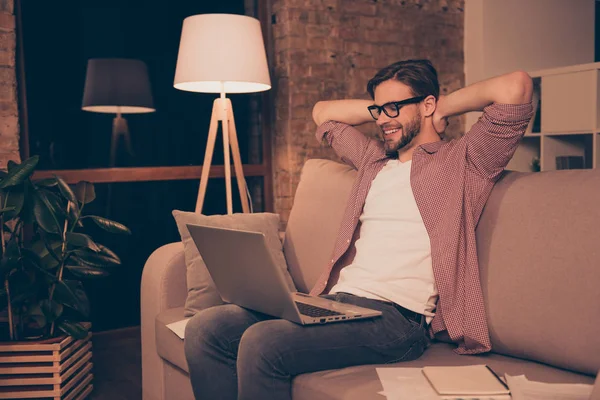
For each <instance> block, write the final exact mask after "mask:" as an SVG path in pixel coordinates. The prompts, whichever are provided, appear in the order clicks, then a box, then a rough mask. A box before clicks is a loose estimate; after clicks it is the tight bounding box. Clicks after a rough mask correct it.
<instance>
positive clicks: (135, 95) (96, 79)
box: [81, 58, 156, 167]
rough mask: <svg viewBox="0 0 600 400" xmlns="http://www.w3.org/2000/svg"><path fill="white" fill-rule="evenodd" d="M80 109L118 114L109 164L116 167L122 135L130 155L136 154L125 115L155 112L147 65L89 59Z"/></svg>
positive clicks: (124, 60) (124, 61) (121, 59)
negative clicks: (132, 146) (132, 147)
mask: <svg viewBox="0 0 600 400" xmlns="http://www.w3.org/2000/svg"><path fill="white" fill-rule="evenodd" d="M81 108H82V109H83V110H85V111H91V112H98V113H109V114H116V117H115V118H114V119H113V127H112V137H111V142H110V162H109V165H110V166H111V167H114V166H115V162H116V152H117V144H118V142H119V138H120V137H121V136H123V138H124V141H125V145H126V147H127V151H128V153H129V154H130V155H132V154H133V151H132V149H131V138H130V136H129V129H128V127H127V121H126V120H125V118H123V117H122V114H140V113H149V112H154V111H156V110H155V109H154V105H153V101H152V92H151V91H150V81H149V80H148V70H147V68H146V64H145V63H144V62H143V61H140V60H134V59H127V58H93V59H90V60H88V64H87V71H86V76H85V88H84V90H83V104H82V107H81Z"/></svg>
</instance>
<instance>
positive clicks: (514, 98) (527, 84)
mask: <svg viewBox="0 0 600 400" xmlns="http://www.w3.org/2000/svg"><path fill="white" fill-rule="evenodd" d="M509 79H510V83H509V85H507V86H508V96H507V98H508V100H509V101H508V103H510V104H525V103H529V102H531V98H532V96H533V80H532V79H531V77H530V76H529V74H528V73H527V72H525V71H515V72H513V73H511V74H509Z"/></svg>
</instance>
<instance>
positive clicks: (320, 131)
mask: <svg viewBox="0 0 600 400" xmlns="http://www.w3.org/2000/svg"><path fill="white" fill-rule="evenodd" d="M340 125H342V123H341V122H337V121H332V120H328V121H325V122H323V123H322V124H321V125H319V126H318V127H317V131H316V132H315V136H316V137H317V140H318V141H322V140H323V136H325V134H326V133H327V132H330V131H331V130H333V129H335V128H336V127H338V126H340Z"/></svg>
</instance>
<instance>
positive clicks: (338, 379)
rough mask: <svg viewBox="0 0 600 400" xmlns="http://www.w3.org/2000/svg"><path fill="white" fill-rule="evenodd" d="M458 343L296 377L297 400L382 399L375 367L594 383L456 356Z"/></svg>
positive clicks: (508, 361) (500, 360)
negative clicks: (408, 357)
mask: <svg viewBox="0 0 600 400" xmlns="http://www.w3.org/2000/svg"><path fill="white" fill-rule="evenodd" d="M454 348H455V346H453V345H449V344H446V343H440V342H436V343H434V344H433V345H432V346H430V347H429V348H428V349H427V350H426V351H425V353H424V354H423V356H422V357H421V358H419V359H417V360H414V361H408V362H403V363H397V364H383V365H365V366H358V367H350V368H343V369H340V370H330V371H322V372H313V373H310V374H304V375H300V376H298V377H296V378H295V379H294V383H293V386H292V397H293V399H294V400H334V399H335V400H342V399H343V400H370V399H372V400H380V399H382V398H383V397H381V396H380V395H378V394H377V392H380V391H382V390H383V387H382V386H381V383H380V381H379V378H378V376H377V371H376V370H375V369H376V368H387V367H402V368H405V367H406V368H421V367H424V366H428V365H471V364H488V365H489V366H490V367H491V368H492V369H494V371H495V372H497V373H498V374H500V375H504V373H507V374H509V375H525V376H527V378H528V379H530V380H534V381H541V382H549V383H586V384H593V383H594V378H593V377H591V376H586V375H580V374H576V373H573V372H568V371H565V370H561V369H558V368H553V367H550V366H547V365H544V364H539V363H535V362H529V361H524V360H519V359H517V358H513V357H507V356H502V355H499V354H487V355H484V356H466V355H457V354H456V353H454V352H453V349H454Z"/></svg>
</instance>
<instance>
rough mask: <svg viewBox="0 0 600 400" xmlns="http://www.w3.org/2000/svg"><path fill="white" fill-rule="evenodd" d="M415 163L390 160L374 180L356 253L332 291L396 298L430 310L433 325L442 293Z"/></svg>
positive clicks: (426, 311) (413, 308)
mask: <svg viewBox="0 0 600 400" xmlns="http://www.w3.org/2000/svg"><path fill="white" fill-rule="evenodd" d="M411 164H412V162H411V161H407V162H404V163H403V162H401V161H399V160H390V161H388V163H387V164H386V165H385V166H384V167H383V168H382V170H381V171H380V172H379V173H378V174H377V176H376V177H375V179H374V180H373V182H372V183H371V189H370V190H369V193H368V195H367V198H366V200H365V205H364V208H363V213H362V215H361V216H360V221H361V223H362V225H361V228H360V238H359V239H358V240H357V241H356V256H355V258H354V261H353V262H352V264H350V265H348V266H346V267H345V268H343V269H342V270H341V272H340V277H339V280H338V282H337V284H336V285H335V286H334V287H333V288H332V289H331V291H330V293H336V292H346V293H351V294H354V295H357V296H362V297H367V298H370V299H376V300H384V301H391V302H394V303H396V304H398V305H400V306H402V307H404V308H407V309H409V310H411V311H414V312H417V313H419V314H424V315H425V316H426V317H427V318H426V319H427V322H428V323H429V322H431V319H432V318H433V315H434V310H435V305H436V302H437V298H438V292H437V289H436V287H435V282H434V278H433V268H432V266H431V247H430V243H429V235H428V234H427V231H426V229H425V224H424V223H423V219H422V218H421V214H420V212H419V209H418V208H417V203H416V201H415V198H414V195H413V192H412V188H411V186H410V168H411Z"/></svg>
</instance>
